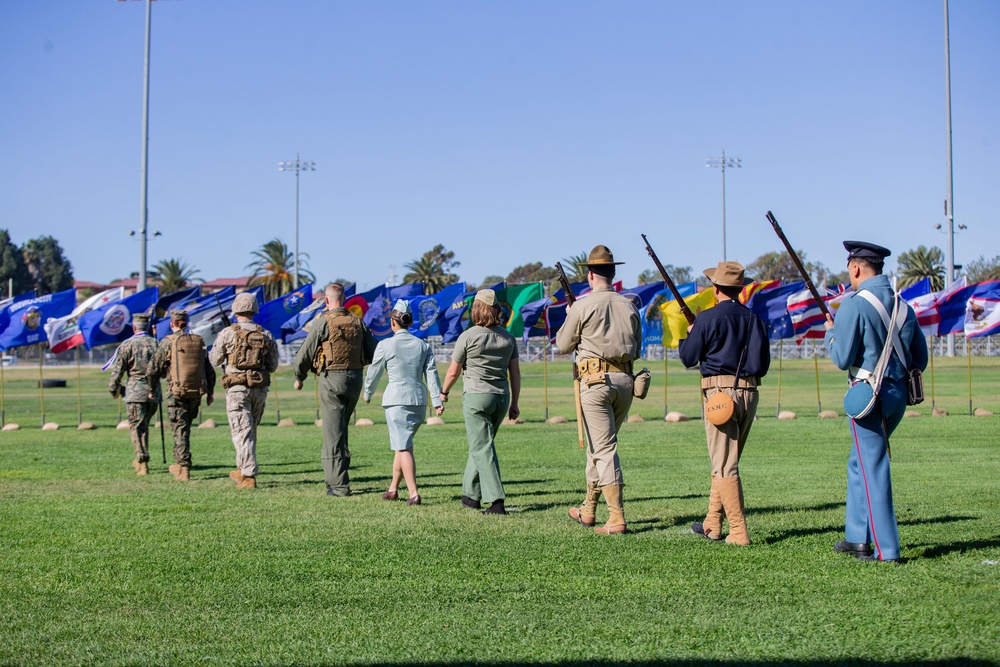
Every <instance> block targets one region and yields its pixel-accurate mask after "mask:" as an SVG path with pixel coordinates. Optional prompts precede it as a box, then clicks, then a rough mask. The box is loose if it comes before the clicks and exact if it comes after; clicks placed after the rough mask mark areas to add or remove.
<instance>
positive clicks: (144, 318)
mask: <svg viewBox="0 0 1000 667" xmlns="http://www.w3.org/2000/svg"><path fill="white" fill-rule="evenodd" d="M132 327H133V328H135V329H139V330H140V331H145V330H146V329H148V328H149V315H147V314H146V313H133V314H132Z"/></svg>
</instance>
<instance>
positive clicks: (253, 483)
mask: <svg viewBox="0 0 1000 667" xmlns="http://www.w3.org/2000/svg"><path fill="white" fill-rule="evenodd" d="M236 488H237V489H256V488H257V478H256V477H250V476H246V477H244V478H243V481H241V482H240V483H239V484H237V485H236Z"/></svg>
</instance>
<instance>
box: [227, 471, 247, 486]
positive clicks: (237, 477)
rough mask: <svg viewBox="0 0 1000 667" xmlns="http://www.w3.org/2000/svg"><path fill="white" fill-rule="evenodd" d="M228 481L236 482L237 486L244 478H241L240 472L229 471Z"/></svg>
mask: <svg viewBox="0 0 1000 667" xmlns="http://www.w3.org/2000/svg"><path fill="white" fill-rule="evenodd" d="M229 479H231V480H233V481H234V482H236V483H237V484H239V483H241V482H242V481H243V480H244V479H245V478H244V477H243V473H242V472H240V471H239V470H231V471H229Z"/></svg>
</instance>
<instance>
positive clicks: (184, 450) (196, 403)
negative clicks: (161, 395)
mask: <svg viewBox="0 0 1000 667" xmlns="http://www.w3.org/2000/svg"><path fill="white" fill-rule="evenodd" d="M161 378H162V379H164V380H166V385H167V415H168V418H169V419H170V430H171V431H172V433H173V436H174V461H175V464H174V466H171V471H172V472H174V471H175V468H178V469H177V470H176V472H175V476H180V475H183V477H184V478H185V479H186V478H187V477H188V471H187V470H184V471H181V470H179V468H184V469H190V467H191V423H192V422H193V421H194V419H195V417H197V416H198V411H199V410H200V409H201V397H202V396H203V395H207V396H212V395H213V394H214V393H215V369H214V368H212V364H210V363H209V361H208V352H207V351H206V350H205V339H204V338H202V337H201V336H198V335H197V334H192V333H188V332H186V331H180V332H177V333H172V334H170V335H169V336H167V337H166V338H164V339H163V341H162V342H161V343H160V346H159V348H158V349H157V350H156V354H154V355H153V358H152V360H151V361H150V362H149V367H148V368H147V369H146V381H147V382H148V383H149V386H150V387H154V388H157V389H158V388H159V384H160V379H161Z"/></svg>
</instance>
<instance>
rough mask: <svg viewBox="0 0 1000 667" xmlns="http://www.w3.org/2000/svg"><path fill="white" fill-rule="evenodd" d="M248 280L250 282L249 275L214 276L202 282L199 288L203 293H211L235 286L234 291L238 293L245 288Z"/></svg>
mask: <svg viewBox="0 0 1000 667" xmlns="http://www.w3.org/2000/svg"><path fill="white" fill-rule="evenodd" d="M248 282H250V276H243V277H242V278H216V279H215V280H206V281H205V282H203V283H202V284H201V289H202V292H203V293H205V294H211V293H212V292H218V291H219V290H223V289H226V288H227V287H235V288H236V293H237V294H239V293H240V292H245V291H246V290H247V283H248Z"/></svg>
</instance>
